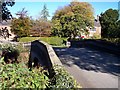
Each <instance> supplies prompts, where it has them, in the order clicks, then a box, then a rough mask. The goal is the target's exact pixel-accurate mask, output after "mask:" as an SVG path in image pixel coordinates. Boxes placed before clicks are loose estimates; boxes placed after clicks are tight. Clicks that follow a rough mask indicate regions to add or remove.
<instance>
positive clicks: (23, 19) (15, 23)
mask: <svg viewBox="0 0 120 90" xmlns="http://www.w3.org/2000/svg"><path fill="white" fill-rule="evenodd" d="M26 13H27V11H25V10H24V9H22V11H19V12H18V13H17V15H19V17H18V18H14V19H13V20H12V22H11V31H12V32H13V33H14V34H16V35H17V36H19V37H24V36H29V35H30V30H31V20H30V18H29V17H28V16H27V14H26Z"/></svg>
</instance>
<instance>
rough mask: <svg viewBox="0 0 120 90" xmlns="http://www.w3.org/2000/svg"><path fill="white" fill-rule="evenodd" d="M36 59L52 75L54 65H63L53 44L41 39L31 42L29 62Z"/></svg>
mask: <svg viewBox="0 0 120 90" xmlns="http://www.w3.org/2000/svg"><path fill="white" fill-rule="evenodd" d="M36 59H37V60H38V63H39V64H40V65H41V66H43V67H44V68H47V69H48V72H49V75H50V77H52V76H53V72H54V70H53V66H54V65H62V63H61V61H60V60H59V58H58V57H57V55H56V54H55V52H54V50H53V48H52V46H51V45H49V44H47V43H45V42H43V41H39V40H36V41H33V42H31V50H30V57H29V62H30V63H32V62H33V61H34V60H36Z"/></svg>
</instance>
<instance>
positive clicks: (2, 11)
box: [0, 0, 15, 22]
mask: <svg viewBox="0 0 120 90" xmlns="http://www.w3.org/2000/svg"><path fill="white" fill-rule="evenodd" d="M14 4H15V2H14V0H1V1H0V22H2V21H3V20H5V21H7V20H9V19H11V18H12V14H11V12H10V11H9V10H8V8H7V6H11V7H12V6H13V5H14Z"/></svg>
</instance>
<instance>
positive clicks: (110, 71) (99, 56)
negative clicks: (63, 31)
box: [54, 42, 120, 90]
mask: <svg viewBox="0 0 120 90" xmlns="http://www.w3.org/2000/svg"><path fill="white" fill-rule="evenodd" d="M86 43H87V44H86ZM89 43H90V44H88V42H77V44H75V42H74V43H72V46H73V47H70V48H60V47H54V50H55V52H56V53H57V55H58V57H59V58H60V60H61V62H62V64H63V65H64V66H65V68H66V69H67V70H68V72H70V74H71V75H72V76H74V77H75V79H76V80H77V81H78V82H79V83H80V84H81V85H82V86H83V88H114V89H115V90H118V88H119V89H120V56H119V50H118V49H117V48H115V47H114V48H113V49H114V50H116V52H117V54H116V53H114V50H113V51H112V50H111V51H110V49H111V48H108V49H105V48H106V47H104V46H105V45H104V44H103V45H101V46H100V47H99V46H98V45H100V44H98V43H97V44H95V43H93V42H89ZM93 44H94V45H93ZM86 45H88V46H86ZM89 45H91V46H89ZM102 46H103V48H104V49H103V48H102ZM109 47H112V45H111V46H109ZM117 50H118V51H117Z"/></svg>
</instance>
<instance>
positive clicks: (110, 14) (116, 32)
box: [100, 9, 120, 38]
mask: <svg viewBox="0 0 120 90" xmlns="http://www.w3.org/2000/svg"><path fill="white" fill-rule="evenodd" d="M118 19H119V13H118V11H117V10H113V9H108V10H106V11H105V12H104V13H101V16H100V23H101V27H102V28H101V36H102V37H103V38H117V37H120V29H119V22H120V20H118Z"/></svg>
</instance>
